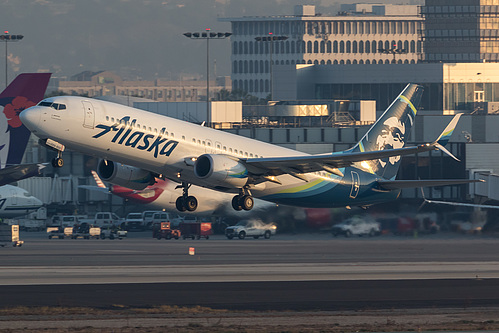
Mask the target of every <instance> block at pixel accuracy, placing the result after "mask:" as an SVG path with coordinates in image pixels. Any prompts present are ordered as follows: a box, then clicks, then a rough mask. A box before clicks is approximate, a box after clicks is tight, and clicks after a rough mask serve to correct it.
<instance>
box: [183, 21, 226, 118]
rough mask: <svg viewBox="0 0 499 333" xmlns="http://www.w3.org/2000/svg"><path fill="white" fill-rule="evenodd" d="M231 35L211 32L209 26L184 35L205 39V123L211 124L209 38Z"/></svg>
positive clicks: (221, 37)
mask: <svg viewBox="0 0 499 333" xmlns="http://www.w3.org/2000/svg"><path fill="white" fill-rule="evenodd" d="M231 35H232V33H230V32H211V29H210V28H207V29H205V32H186V33H184V36H185V37H187V38H190V39H206V124H207V125H208V126H211V112H210V39H225V38H228V37H230V36H231Z"/></svg>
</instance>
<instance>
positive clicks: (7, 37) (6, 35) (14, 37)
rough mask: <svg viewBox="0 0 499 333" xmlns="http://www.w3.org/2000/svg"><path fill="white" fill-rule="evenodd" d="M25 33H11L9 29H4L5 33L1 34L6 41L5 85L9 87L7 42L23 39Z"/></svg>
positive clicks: (0, 37)
mask: <svg viewBox="0 0 499 333" xmlns="http://www.w3.org/2000/svg"><path fill="white" fill-rule="evenodd" d="M23 38H24V36H23V35H11V34H9V32H8V31H4V33H3V35H0V40H3V41H5V87H7V84H8V75H7V68H8V59H9V57H8V53H7V43H8V42H18V41H20V40H21V39H23Z"/></svg>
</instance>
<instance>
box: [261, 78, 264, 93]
mask: <svg viewBox="0 0 499 333" xmlns="http://www.w3.org/2000/svg"><path fill="white" fill-rule="evenodd" d="M263 89H264V86H263V80H260V92H263Z"/></svg>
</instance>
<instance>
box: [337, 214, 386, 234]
mask: <svg viewBox="0 0 499 333" xmlns="http://www.w3.org/2000/svg"><path fill="white" fill-rule="evenodd" d="M331 233H332V234H333V236H334V237H336V236H338V235H344V236H345V237H351V236H353V235H356V236H369V237H372V236H377V235H380V234H381V227H380V224H379V223H378V222H376V221H374V220H372V219H370V218H366V217H360V216H354V217H351V218H349V219H346V220H345V221H343V222H341V223H338V224H336V225H334V226H333V227H332V229H331Z"/></svg>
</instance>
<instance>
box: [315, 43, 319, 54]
mask: <svg viewBox="0 0 499 333" xmlns="http://www.w3.org/2000/svg"><path fill="white" fill-rule="evenodd" d="M314 53H319V42H318V41H315V42H314Z"/></svg>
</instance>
